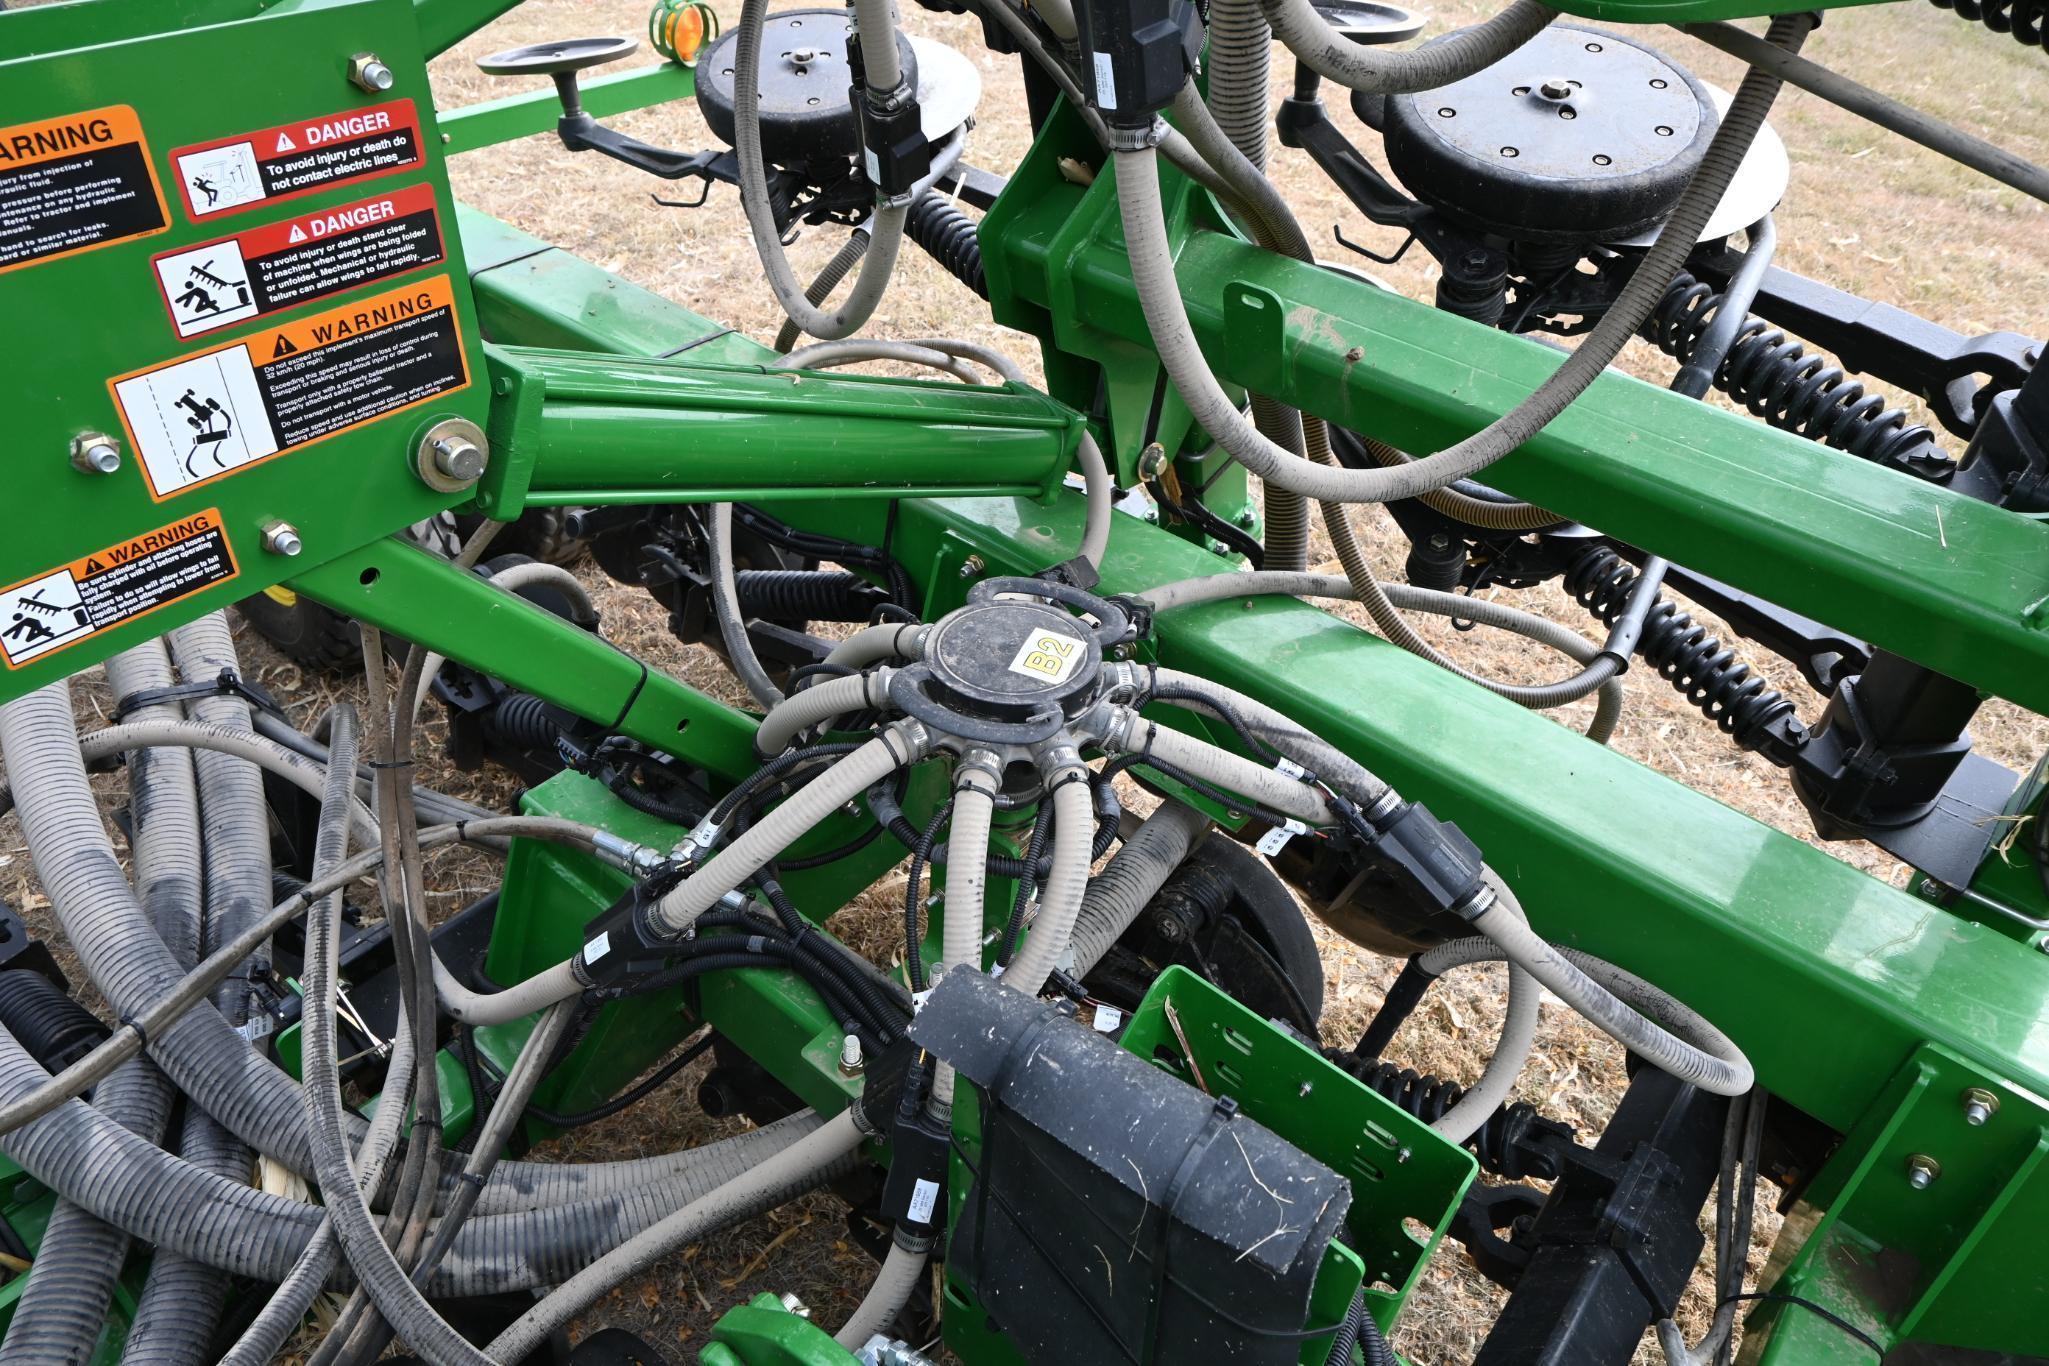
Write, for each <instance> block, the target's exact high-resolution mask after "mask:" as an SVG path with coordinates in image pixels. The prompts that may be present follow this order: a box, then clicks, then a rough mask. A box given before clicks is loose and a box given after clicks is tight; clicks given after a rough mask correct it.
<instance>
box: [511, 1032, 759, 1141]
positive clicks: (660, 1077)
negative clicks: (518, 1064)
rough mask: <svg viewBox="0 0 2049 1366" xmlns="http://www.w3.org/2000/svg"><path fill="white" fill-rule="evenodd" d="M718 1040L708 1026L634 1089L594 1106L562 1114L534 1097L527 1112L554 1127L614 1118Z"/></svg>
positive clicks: (570, 1127)
mask: <svg viewBox="0 0 2049 1366" xmlns="http://www.w3.org/2000/svg"><path fill="white" fill-rule="evenodd" d="M716 1042H718V1035H717V1034H715V1033H714V1032H713V1031H711V1030H709V1029H707V1030H705V1031H704V1033H703V1034H702V1035H700V1036H699V1037H698V1039H697V1041H696V1042H695V1043H693V1044H691V1045H690V1046H689V1047H688V1048H685V1049H684V1050H683V1051H682V1052H681V1053H678V1054H677V1055H676V1056H675V1057H673V1058H671V1059H669V1060H668V1061H667V1062H665V1063H663V1064H662V1065H661V1066H660V1067H658V1068H656V1069H655V1070H654V1071H653V1072H651V1073H649V1074H648V1076H647V1078H646V1080H644V1081H642V1082H640V1083H639V1084H638V1085H636V1086H634V1087H633V1088H632V1089H630V1090H626V1091H621V1092H620V1093H619V1094H618V1095H616V1096H613V1097H612V1098H611V1099H610V1100H607V1101H603V1102H601V1103H599V1104H597V1105H593V1106H591V1107H590V1108H589V1109H588V1110H573V1111H571V1112H570V1113H568V1114H560V1113H557V1112H556V1111H554V1110H549V1109H546V1108H544V1107H542V1106H539V1105H536V1104H534V1103H533V1102H532V1101H528V1102H527V1107H526V1112H527V1114H528V1115H529V1116H531V1117H532V1118H534V1119H537V1120H539V1121H540V1122H541V1123H543V1124H546V1125H548V1126H549V1127H550V1128H554V1129H580V1128H582V1127H583V1126H584V1125H586V1124H595V1123H597V1122H598V1121H599V1120H601V1119H610V1118H611V1117H612V1116H613V1115H616V1114H618V1113H620V1112H621V1111H622V1110H626V1109H629V1108H631V1107H632V1106H635V1105H638V1104H639V1103H640V1102H641V1101H643V1100H646V1099H647V1098H648V1097H649V1096H651V1095H653V1094H654V1093H655V1092H657V1091H659V1090H661V1089H662V1088H663V1087H664V1086H667V1085H668V1084H669V1083H670V1082H671V1081H674V1080H675V1079H676V1075H677V1074H678V1073H680V1072H681V1071H682V1070H683V1069H684V1068H686V1067H688V1066H690V1064H691V1063H694V1062H696V1061H697V1060H698V1059H699V1058H701V1057H703V1056H704V1055H705V1054H706V1053H708V1052H710V1051H711V1046H712V1045H713V1044H714V1043H716Z"/></svg>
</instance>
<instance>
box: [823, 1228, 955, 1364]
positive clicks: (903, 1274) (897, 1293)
mask: <svg viewBox="0 0 2049 1366" xmlns="http://www.w3.org/2000/svg"><path fill="white" fill-rule="evenodd" d="M931 1255H932V1248H931V1245H930V1244H929V1243H927V1244H926V1245H925V1246H923V1247H919V1246H917V1245H916V1244H913V1243H905V1242H900V1241H897V1240H895V1239H892V1240H891V1241H890V1244H889V1253H888V1255H887V1256H885V1257H884V1258H883V1259H882V1268H881V1269H880V1270H879V1271H877V1272H876V1273H875V1283H874V1284H873V1285H871V1286H869V1287H868V1293H867V1294H866V1295H863V1296H862V1297H861V1302H860V1303H859V1304H857V1305H855V1306H854V1312H853V1313H852V1314H851V1315H849V1316H848V1318H847V1321H846V1322H845V1323H844V1324H842V1325H841V1326H840V1330H839V1331H838V1332H837V1333H834V1334H833V1335H832V1340H833V1341H834V1342H837V1343H838V1344H839V1345H840V1346H842V1347H844V1348H846V1349H847V1350H848V1351H849V1352H853V1351H858V1350H860V1349H861V1348H862V1347H865V1346H867V1344H868V1339H870V1338H872V1337H874V1336H875V1335H876V1334H877V1333H880V1332H882V1331H884V1330H885V1329H887V1328H888V1327H889V1325H890V1324H892V1323H894V1322H896V1316H897V1315H898V1314H901V1313H903V1311H904V1306H905V1305H906V1304H909V1303H910V1300H911V1293H912V1292H913V1291H915V1290H916V1289H917V1288H918V1282H919V1281H920V1280H921V1279H923V1277H924V1275H925V1263H926V1261H927V1260H928V1259H929V1258H930V1257H931Z"/></svg>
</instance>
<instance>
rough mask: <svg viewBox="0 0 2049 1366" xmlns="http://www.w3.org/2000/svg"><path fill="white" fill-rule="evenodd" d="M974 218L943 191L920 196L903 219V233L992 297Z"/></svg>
mask: <svg viewBox="0 0 2049 1366" xmlns="http://www.w3.org/2000/svg"><path fill="white" fill-rule="evenodd" d="M977 233H978V230H977V228H976V226H975V221H974V220H973V219H972V218H969V217H968V216H967V215H966V214H964V213H962V212H961V211H960V209H959V208H958V207H957V206H956V205H955V204H954V202H953V201H952V200H951V199H949V198H947V197H946V196H945V195H943V194H937V193H929V192H928V193H926V194H921V195H919V196H918V198H917V199H916V201H914V202H913V203H912V205H911V211H910V214H909V216H907V217H906V218H905V219H904V236H906V237H908V238H910V239H911V240H912V241H913V242H916V243H917V244H918V245H919V246H921V247H923V248H924V249H925V254H926V255H928V256H930V257H931V258H932V259H933V260H935V261H937V262H938V263H939V264H940V265H941V266H943V267H945V268H946V273H947V274H949V275H951V276H953V278H954V279H956V280H958V281H960V282H961V283H962V284H964V285H966V286H967V287H968V288H969V289H972V290H973V291H975V293H976V294H978V295H980V296H981V297H982V298H984V299H986V298H988V297H989V277H988V275H987V273H986V272H984V271H983V269H982V242H981V238H980V237H979V236H978V235H977Z"/></svg>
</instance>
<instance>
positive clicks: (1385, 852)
mask: <svg viewBox="0 0 2049 1366" xmlns="http://www.w3.org/2000/svg"><path fill="white" fill-rule="evenodd" d="M1372 831H1373V833H1372V835H1371V837H1370V838H1368V839H1367V841H1366V851H1367V855H1368V857H1370V858H1371V859H1372V860H1373V862H1374V863H1375V864H1376V865H1377V866H1379V867H1380V868H1382V869H1383V870H1385V871H1386V872H1387V873H1388V874H1389V875H1390V876H1392V877H1393V878H1394V880H1395V881H1396V882H1397V883H1398V884H1400V886H1401V887H1402V889H1403V890H1404V891H1406V892H1408V893H1409V895H1411V896H1412V897H1414V898H1415V899H1416V901H1417V902H1418V903H1419V904H1420V905H1423V906H1426V907H1428V908H1430V909H1431V910H1437V911H1450V912H1452V913H1453V914H1455V915H1460V916H1464V917H1466V918H1467V919H1471V918H1472V917H1474V916H1476V915H1478V914H1479V913H1480V912H1481V911H1483V910H1485V909H1486V908H1487V906H1488V905H1489V904H1490V901H1491V898H1490V897H1488V896H1487V895H1486V892H1487V884H1486V880H1485V879H1484V878H1482V877H1481V875H1480V870H1481V868H1482V867H1483V866H1484V865H1483V862H1482V860H1481V858H1480V849H1479V846H1477V845H1475V844H1474V843H1473V842H1472V841H1471V840H1469V839H1467V838H1466V835H1465V832H1464V831H1463V830H1460V829H1459V828H1458V827H1457V826H1456V825H1453V824H1452V823H1451V822H1450V821H1441V820H1439V819H1437V817H1435V816H1433V815H1431V814H1430V808H1428V807H1427V806H1424V805H1423V804H1422V803H1421V802H1408V803H1406V804H1404V805H1402V806H1399V807H1396V808H1395V810H1394V812H1393V814H1391V815H1389V816H1387V817H1386V818H1385V819H1383V820H1381V821H1379V822H1378V823H1376V824H1375V825H1374V826H1372Z"/></svg>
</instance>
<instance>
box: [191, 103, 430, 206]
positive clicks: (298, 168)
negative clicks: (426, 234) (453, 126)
mask: <svg viewBox="0 0 2049 1366" xmlns="http://www.w3.org/2000/svg"><path fill="white" fill-rule="evenodd" d="M419 164H420V117H419V115H418V114H417V113H415V112H414V110H413V102H412V101H411V100H393V101H391V102H390V103H389V104H379V105H372V106H371V107H370V108H368V109H351V110H346V111H344V112H342V113H339V114H330V115H327V116H326V117H324V118H317V119H305V120H302V121H300V122H298V123H285V124H280V125H278V126H277V127H275V128H263V129H259V130H257V131H256V132H254V133H241V134H238V135H236V136H234V137H230V138H221V139H219V140H217V141H214V142H204V143H198V144H196V145H194V146H191V147H180V148H178V149H176V150H175V151H173V152H172V153H171V165H172V166H173V167H174V168H176V170H177V173H178V192H179V193H180V194H182V195H183V196H184V197H185V208H186V211H187V212H189V213H190V214H191V215H192V217H193V218H195V219H199V218H208V217H211V216H213V215H215V214H223V213H232V212H235V211H236V210H239V209H246V208H248V207H249V206H250V205H252V204H262V203H266V202H275V201H277V200H280V199H292V198H296V197H297V196H299V195H302V194H311V193H312V192H313V191H315V190H324V189H327V188H328V187H329V186H331V185H341V184H345V183H347V182H348V181H351V180H364V179H367V178H369V177H371V176H379V175H385V174H387V173H389V172H392V171H402V170H405V169H406V168H408V167H411V166H417V165H419Z"/></svg>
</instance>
